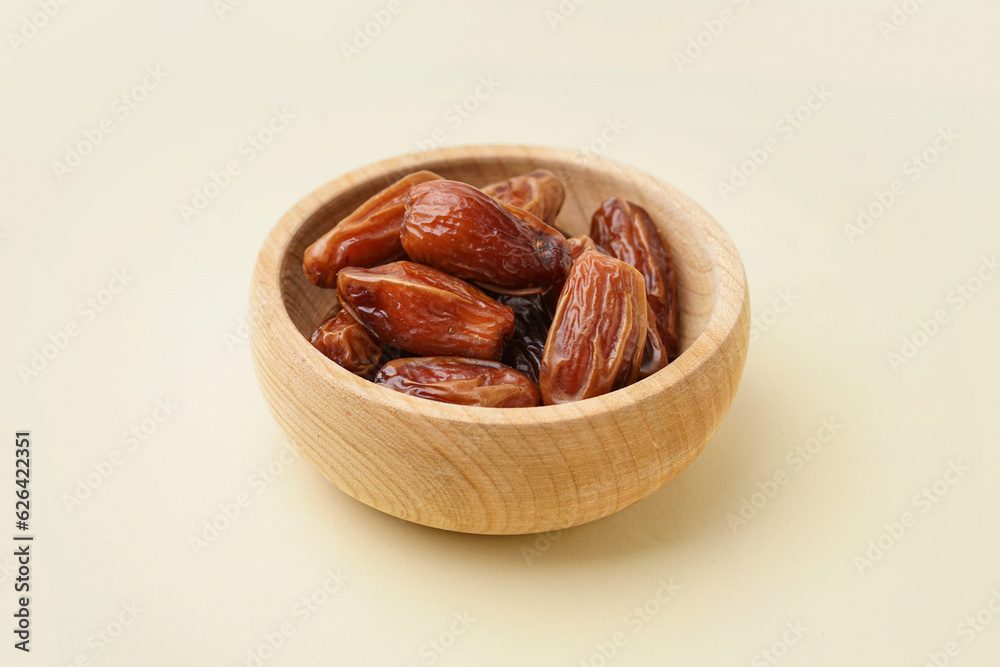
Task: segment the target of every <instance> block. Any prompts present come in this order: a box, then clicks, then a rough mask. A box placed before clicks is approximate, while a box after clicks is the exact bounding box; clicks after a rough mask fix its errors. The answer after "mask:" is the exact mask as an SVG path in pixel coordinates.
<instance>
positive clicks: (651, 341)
mask: <svg viewBox="0 0 1000 667" xmlns="http://www.w3.org/2000/svg"><path fill="white" fill-rule="evenodd" d="M667 363H669V360H668V359H667V348H666V347H665V346H664V345H663V339H661V338H660V330H659V329H657V328H656V313H654V312H653V307H652V306H651V305H650V302H649V301H648V300H647V301H646V345H645V347H643V348H642V365H641V366H640V367H639V379H640V380H645V379H646V378H648V377H649V376H650V375H652V374H653V373H655V372H656V371H658V370H660V369H661V368H664V367H666V365H667Z"/></svg>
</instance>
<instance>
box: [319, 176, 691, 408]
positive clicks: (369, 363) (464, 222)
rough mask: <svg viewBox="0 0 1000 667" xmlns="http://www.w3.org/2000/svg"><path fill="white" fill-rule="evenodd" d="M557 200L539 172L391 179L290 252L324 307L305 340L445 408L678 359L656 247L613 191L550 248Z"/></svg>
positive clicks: (668, 277) (636, 371)
mask: <svg viewBox="0 0 1000 667" xmlns="http://www.w3.org/2000/svg"><path fill="white" fill-rule="evenodd" d="M564 197H565V190H564V188H563V184H562V183H561V182H560V181H559V179H558V178H556V176H555V175H554V174H552V173H551V172H548V171H544V170H537V171H533V172H531V173H529V174H525V175H523V176H517V177H515V178H511V179H509V180H506V181H503V182H500V183H494V184H492V185H488V186H486V187H484V188H482V189H476V188H474V187H472V186H471V185H467V184H465V183H460V182H457V181H449V180H445V179H443V178H441V177H440V176H438V175H437V174H434V173H431V172H429V171H418V172H415V173H412V174H409V175H408V176H405V177H404V178H402V179H400V180H399V181H397V182H395V183H393V184H392V185H390V186H389V187H387V188H385V189H384V190H382V191H381V192H379V193H378V194H376V195H375V196H373V197H372V198H371V199H369V200H368V201H366V202H365V203H364V204H362V205H361V206H360V207H358V208H357V209H356V210H355V211H354V212H353V213H351V214H350V215H348V216H347V217H346V218H344V219H343V220H341V221H340V222H339V223H338V224H337V225H336V226H335V227H334V228H333V229H331V230H330V231H329V232H328V233H327V234H326V235H324V236H323V237H322V238H320V239H319V240H317V241H316V242H315V243H313V244H312V245H311V246H309V248H307V249H306V252H305V257H304V259H303V269H304V271H305V273H306V275H307V276H308V277H309V279H310V280H311V281H312V282H313V283H314V284H316V285H318V286H320V287H325V288H330V289H336V290H337V300H338V305H337V306H336V307H335V308H334V309H333V310H332V311H331V312H330V313H329V314H328V315H327V316H326V318H324V321H323V322H322V323H321V324H320V325H319V327H318V328H317V329H316V332H315V333H314V334H313V335H312V339H311V340H312V344H313V345H314V346H315V347H316V348H317V349H318V350H319V351H320V352H322V353H323V354H325V355H326V356H327V357H329V358H330V359H332V360H333V361H334V362H336V363H337V364H339V365H341V366H343V367H344V368H346V369H347V370H349V371H351V372H352V373H355V374H357V375H359V376H361V377H363V378H366V379H369V380H374V381H375V383H376V384H380V385H383V386H385V387H388V388H389V389H394V390H396V391H400V392H403V393H405V394H410V395H411V396H420V397H422V398H428V399H431V400H435V401H442V402H445V403H455V404H459V405H476V406H483V407H505V408H513V407H530V406H536V405H541V404H545V405H552V404H555V403H567V402H570V401H579V400H581V399H585V398H590V397H593V396H599V395H601V394H605V393H607V392H610V391H614V390H615V389H619V388H621V387H624V386H626V385H629V384H631V383H633V382H635V381H636V380H640V379H642V378H645V377H648V376H649V375H652V374H653V373H655V372H656V371H658V370H660V369H661V368H663V367H664V366H666V365H667V363H668V362H669V361H672V360H673V359H674V358H676V357H677V355H678V353H679V349H678V345H679V341H678V322H677V317H678V309H677V282H676V277H675V276H674V267H673V261H672V259H671V255H670V248H669V247H668V245H667V244H666V243H665V242H664V241H663V239H662V238H661V237H660V235H659V233H658V232H657V230H656V226H655V225H654V224H653V221H652V220H651V219H650V217H649V214H647V213H646V211H645V210H644V209H643V208H642V207H640V206H637V205H636V204H633V203H631V202H628V201H624V200H622V199H619V198H617V197H613V198H611V199H608V200H607V201H605V202H604V203H603V204H602V205H601V207H600V208H599V209H598V210H597V211H596V212H595V213H594V215H593V218H592V220H591V226H590V236H586V235H581V236H573V237H570V238H566V237H565V236H564V235H563V234H562V233H561V232H560V231H559V230H558V229H556V228H554V227H552V226H551V224H552V222H553V221H554V220H555V218H556V216H557V215H558V214H559V210H560V208H562V203H563V199H564Z"/></svg>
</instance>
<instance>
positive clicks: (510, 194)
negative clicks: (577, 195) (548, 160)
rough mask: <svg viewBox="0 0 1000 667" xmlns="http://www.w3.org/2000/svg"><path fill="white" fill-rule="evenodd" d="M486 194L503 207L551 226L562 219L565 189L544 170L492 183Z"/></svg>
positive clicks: (551, 174) (485, 190) (485, 188)
mask: <svg viewBox="0 0 1000 667" xmlns="http://www.w3.org/2000/svg"><path fill="white" fill-rule="evenodd" d="M483 192H485V193H486V194H488V195H489V196H491V197H493V198H494V199H496V200H497V201H501V202H503V203H504V204H509V205H511V206H516V207H517V208H519V209H521V210H522V211H527V212H528V213H531V214H532V215H534V216H536V217H537V218H538V219H539V220H541V221H542V222H544V223H545V224H547V225H551V224H552V223H553V222H554V221H555V219H556V217H557V216H558V215H559V210H560V209H561V208H562V205H563V200H564V199H565V198H566V189H565V188H564V187H563V184H562V182H561V181H560V180H559V179H558V178H556V175H555V174H553V173H552V172H551V171H547V170H545V169H536V170H535V171H533V172H531V173H530V174H524V175H523V176H515V177H514V178H509V179H507V180H506V181H500V182H499V183H491V184H489V185H487V186H486V187H484V188H483Z"/></svg>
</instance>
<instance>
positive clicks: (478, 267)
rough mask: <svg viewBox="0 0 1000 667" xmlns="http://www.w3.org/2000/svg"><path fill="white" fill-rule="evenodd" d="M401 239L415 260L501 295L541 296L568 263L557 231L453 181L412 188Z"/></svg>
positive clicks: (468, 186) (567, 251)
mask: <svg viewBox="0 0 1000 667" xmlns="http://www.w3.org/2000/svg"><path fill="white" fill-rule="evenodd" d="M401 239H402V242H403V248H404V249H405V250H406V253H407V255H409V256H410V258H411V259H413V260H414V261H416V262H421V263H424V264H429V265H431V266H434V267H436V268H438V269H441V270H442V271H446V272H448V273H450V274H452V275H455V276H458V277H459V278H465V279H466V280H471V281H473V282H475V283H477V284H479V285H480V286H482V287H484V288H485V289H488V290H490V291H493V292H498V293H501V294H521V295H523V294H538V293H541V292H543V291H544V290H545V289H547V288H548V287H550V286H552V285H553V284H556V283H558V282H560V281H562V280H563V279H564V278H565V276H566V273H567V272H568V271H569V267H570V264H571V262H572V260H571V258H570V254H569V250H568V249H567V247H566V239H565V237H563V235H562V234H561V233H560V232H559V231H558V230H556V229H554V228H552V227H549V226H548V225H546V224H545V223H544V222H542V221H541V220H539V219H538V218H537V217H535V216H534V215H532V214H531V213H527V212H525V211H522V210H520V209H517V208H514V207H511V206H508V205H505V204H502V203H500V202H498V201H496V200H495V199H493V198H492V197H490V196H489V195H487V194H485V193H483V192H482V191H481V190H477V189H476V188H474V187H472V186H471V185H466V184H465V183H458V182H457V181H429V182H426V183H421V184H420V185H417V186H414V188H413V189H412V190H411V191H410V196H409V199H408V200H407V203H406V214H405V215H404V217H403V231H402V235H401Z"/></svg>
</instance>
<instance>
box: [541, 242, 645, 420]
mask: <svg viewBox="0 0 1000 667" xmlns="http://www.w3.org/2000/svg"><path fill="white" fill-rule="evenodd" d="M647 308H648V307H647V305H646V288H645V286H644V284H643V279H642V274H641V273H639V272H638V271H637V270H636V269H635V268H633V267H632V266H630V265H628V264H626V263H625V262H622V261H620V260H617V259H615V258H613V257H609V256H607V255H603V254H601V253H599V252H596V251H584V252H583V253H582V254H581V255H580V257H579V259H577V261H576V262H575V263H574V264H573V268H572V270H571V271H570V274H569V278H567V279H566V285H565V286H563V290H562V294H561V295H560V297H559V307H558V308H557V309H556V315H555V318H554V319H553V320H552V326H551V327H550V328H549V335H548V338H547V340H546V342H545V354H544V356H543V357H542V370H541V378H540V381H539V387H540V388H541V392H542V400H543V401H544V403H545V404H546V405H552V404H556V403H567V402H570V401H579V400H583V399H585V398H591V397H593V396H600V395H602V394H606V393H608V392H609V391H614V390H615V389H619V388H621V387H624V386H626V385H629V384H631V383H633V382H635V380H636V379H637V378H638V375H639V369H640V365H641V363H642V353H643V348H644V347H645V345H646V327H647V326H648V320H647V313H648V309H647Z"/></svg>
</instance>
